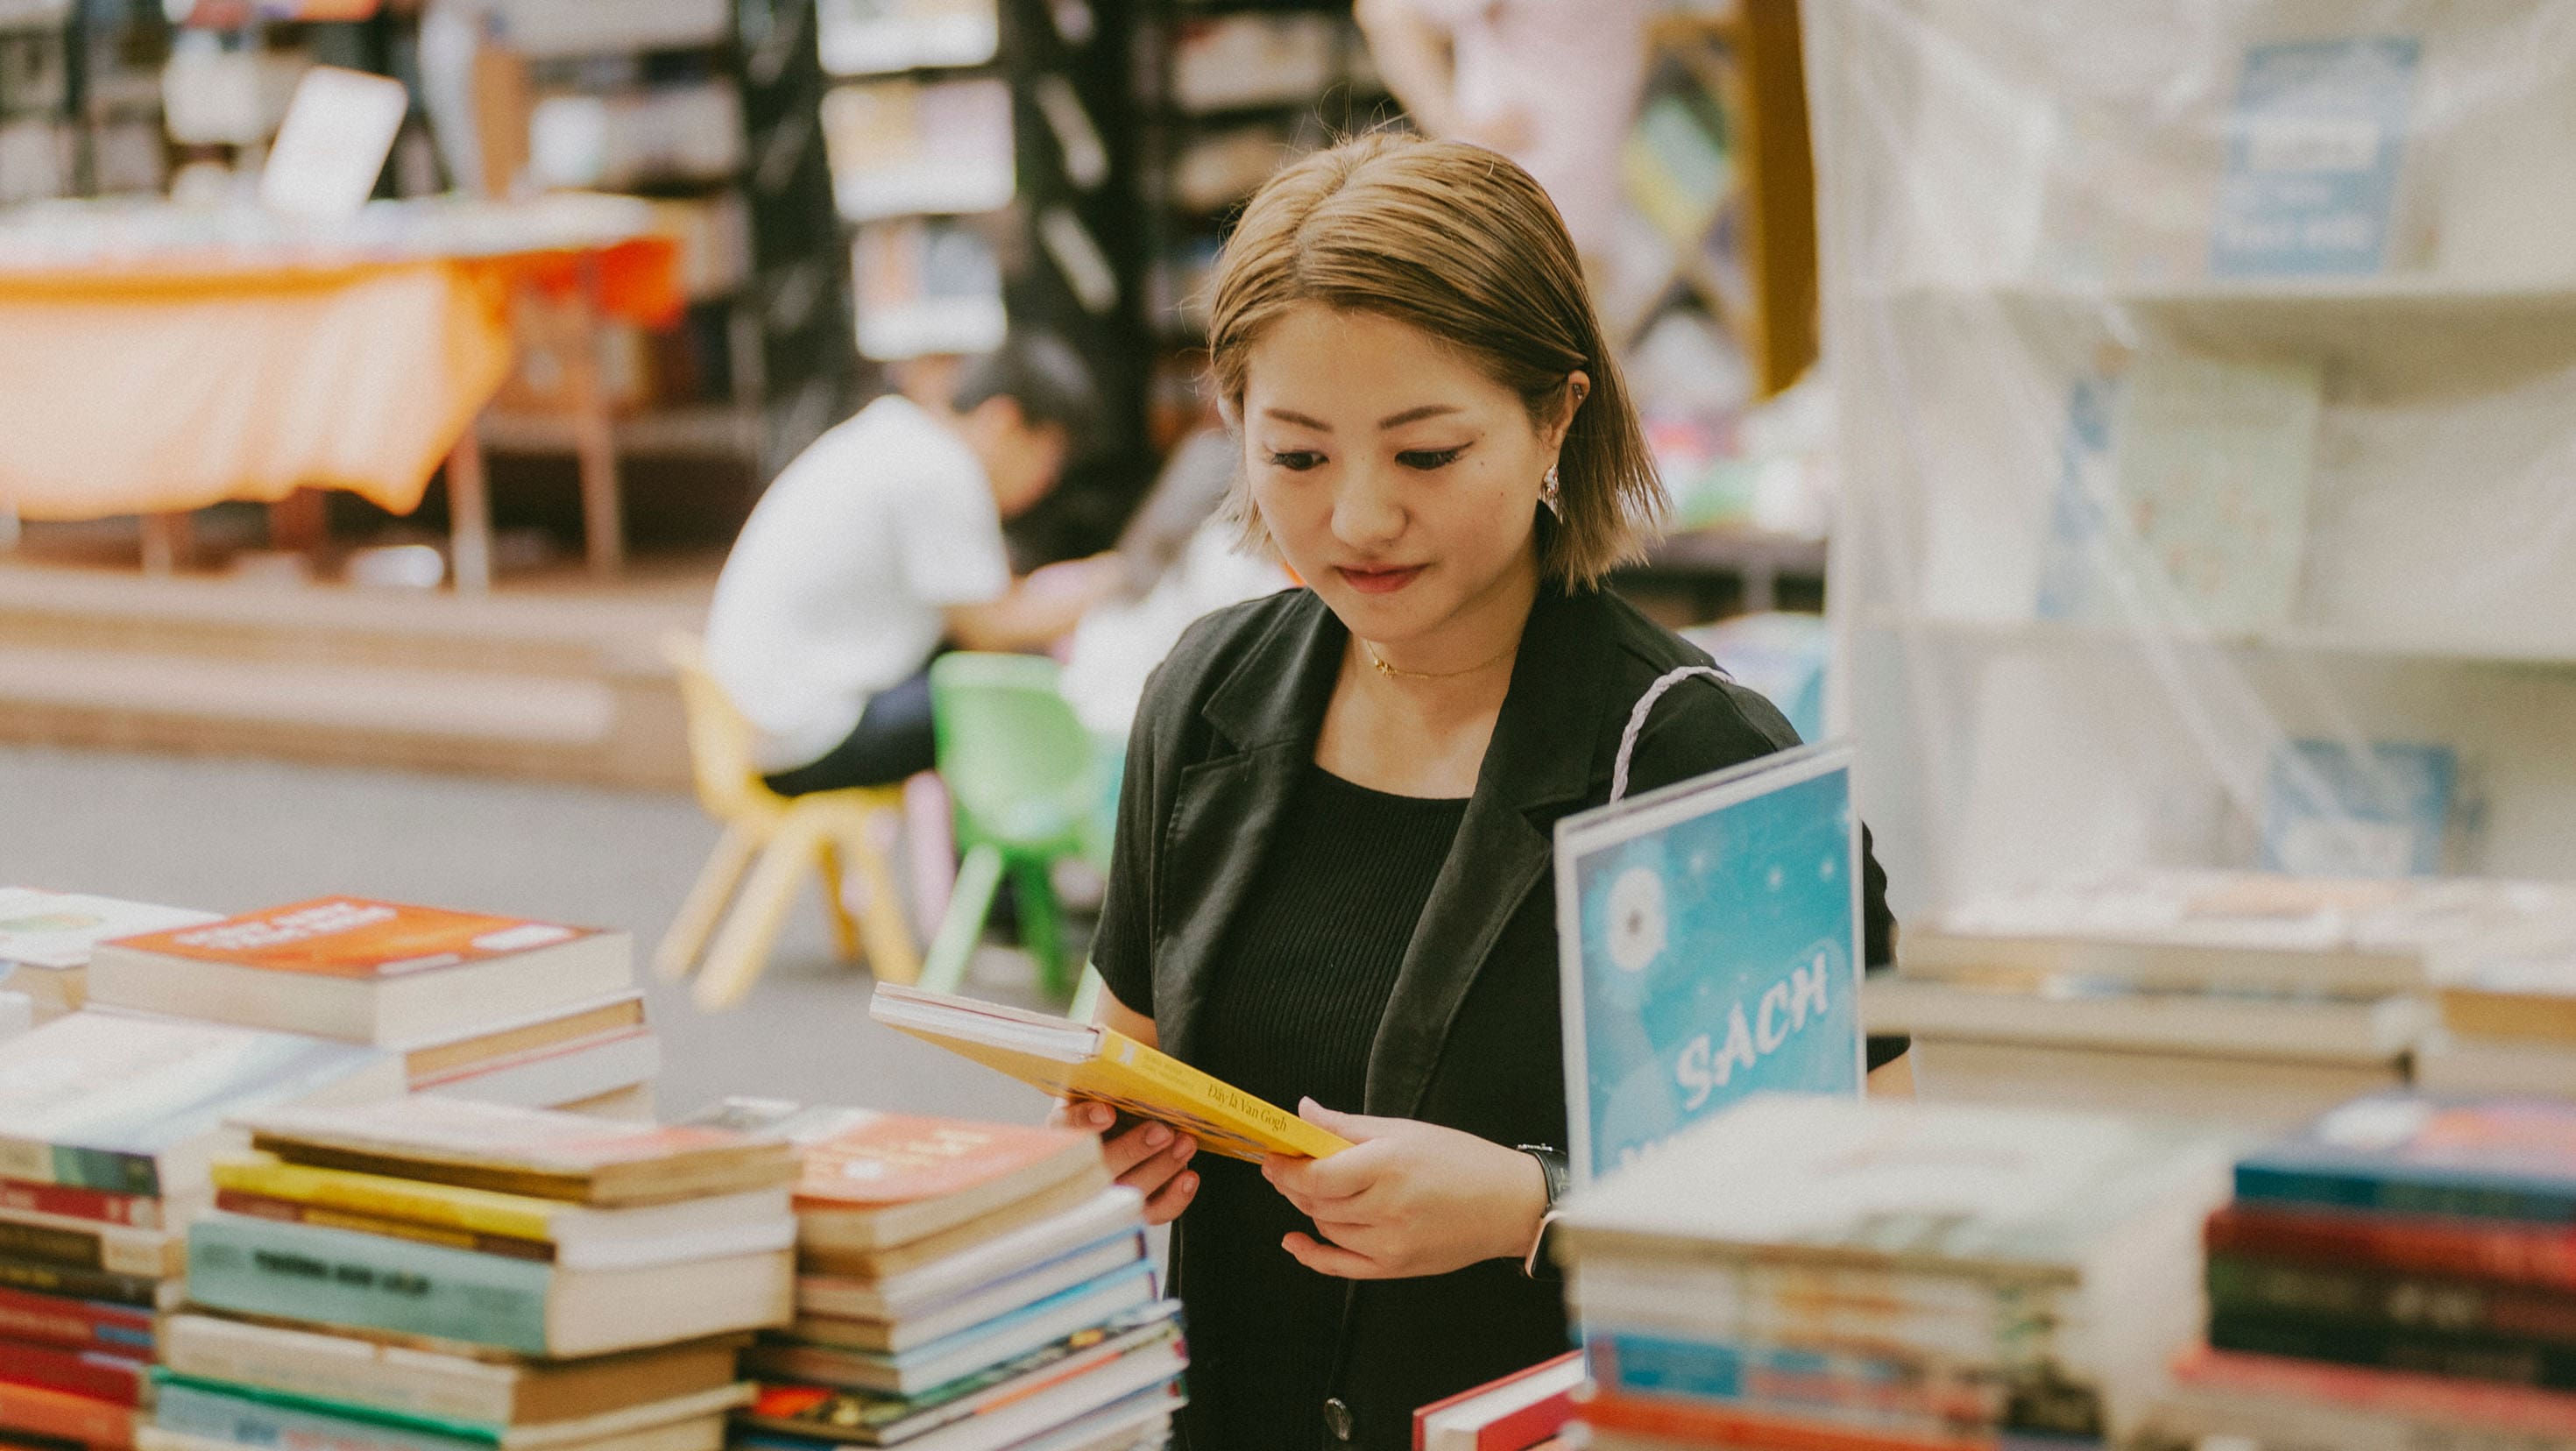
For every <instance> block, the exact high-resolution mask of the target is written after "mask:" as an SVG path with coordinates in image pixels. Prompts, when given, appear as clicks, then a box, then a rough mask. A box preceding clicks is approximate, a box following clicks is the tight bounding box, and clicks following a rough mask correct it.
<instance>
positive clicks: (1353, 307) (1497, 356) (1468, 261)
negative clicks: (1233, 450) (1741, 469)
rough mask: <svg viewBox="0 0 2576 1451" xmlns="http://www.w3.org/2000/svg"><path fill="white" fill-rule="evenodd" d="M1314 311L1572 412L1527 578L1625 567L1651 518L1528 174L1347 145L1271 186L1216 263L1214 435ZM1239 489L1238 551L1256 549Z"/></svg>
mask: <svg viewBox="0 0 2576 1451" xmlns="http://www.w3.org/2000/svg"><path fill="white" fill-rule="evenodd" d="M1305 303H1321V304H1323V305H1325V306H1327V307H1332V308H1337V309H1342V310H1346V311H1350V312H1364V313H1371V314H1374V315H1377V316H1380V317H1386V318H1390V319H1393V320H1395V321H1397V322H1403V323H1409V324H1411V325H1412V326H1414V327H1417V328H1419V329H1421V330H1422V331H1424V332H1426V333H1428V334H1430V335H1431V336H1432V337H1434V338H1437V339H1439V340H1440V341H1442V342H1444V343H1446V344H1449V345H1450V346H1452V347H1455V348H1458V349H1460V350H1461V351H1462V352H1464V353H1465V354H1466V355H1467V356H1468V357H1469V358H1471V359H1473V360H1474V361H1475V362H1476V364H1477V365H1478V366H1479V367H1481V368H1482V369H1483V370H1484V371H1485V373H1486V374H1487V376H1489V377H1491V378H1492V379H1493V380H1494V381H1495V382H1497V383H1500V384H1501V385H1503V386H1504V387H1506V388H1509V389H1511V390H1512V391H1513V392H1515V393H1517V394H1519V395H1520V397H1521V401H1522V403H1523V404H1524V405H1525V406H1526V407H1527V408H1528V409H1529V414H1530V418H1531V420H1532V421H1533V422H1534V423H1535V422H1539V421H1541V420H1544V419H1548V418H1551V417H1555V416H1559V414H1558V413H1557V411H1556V410H1561V409H1562V408H1563V407H1564V406H1565V392H1566V388H1567V386H1568V382H1569V375H1570V374H1572V373H1574V372H1575V371H1577V370H1578V369H1579V370H1581V371H1582V372H1583V373H1585V374H1586V375H1588V376H1589V377H1590V379H1591V383H1592V388H1591V392H1590V393H1589V394H1588V395H1587V396H1585V397H1584V398H1582V399H1580V400H1578V401H1577V403H1576V406H1575V409H1574V416H1573V421H1572V423H1571V425H1570V426H1569V427H1568V428H1567V430H1566V435H1565V442H1564V445H1563V447H1562V448H1561V449H1560V450H1559V453H1558V458H1557V478H1558V484H1557V487H1558V493H1559V499H1560V504H1561V507H1562V508H1563V509H1564V511H1565V512H1564V516H1563V518H1562V519H1559V518H1556V517H1554V516H1551V515H1549V514H1548V513H1546V512H1545V511H1541V512H1540V513H1539V515H1538V520H1537V529H1538V546H1539V571H1540V574H1541V575H1542V576H1543V577H1545V578H1549V579H1553V580H1555V581H1557V582H1558V583H1560V584H1563V585H1565V586H1567V587H1569V588H1581V587H1586V586H1589V585H1592V584H1594V583H1596V582H1598V581H1599V580H1600V578H1601V576H1603V575H1605V574H1607V573H1609V572H1610V570H1612V569H1613V568H1615V567H1617V566H1618V565H1620V564H1623V563H1626V562H1628V561H1630V560H1633V559H1636V558H1638V557H1640V556H1641V555H1642V554H1643V553H1644V549H1645V543H1646V540H1647V539H1648V538H1649V537H1651V536H1652V535H1653V533H1654V532H1656V531H1657V530H1658V529H1659V528H1660V526H1661V524H1662V522H1663V517H1664V513H1665V508H1666V502H1665V497H1664V487H1663V483H1662V481H1661V480H1660V479H1658V478H1657V477H1656V475H1655V463H1654V457H1653V455H1652V454H1650V453H1649V452H1648V451H1647V449H1646V440H1645V434H1644V431H1643V430H1642V429H1641V428H1639V427H1638V424H1637V413H1636V409H1635V408H1634V407H1632V406H1631V405H1630V403H1629V401H1628V391H1627V387H1626V385H1625V384H1624V383H1623V382H1622V381H1621V380H1620V376H1619V366H1618V364H1617V363H1616V362H1614V361H1613V360H1612V359H1611V357H1610V350H1609V348H1608V346H1607V345H1606V344H1605V343H1604V341H1603V339H1602V336H1601V324H1600V320H1599V319H1598V318H1596V317H1595V316H1594V315H1593V311H1592V300H1591V297H1590V296H1589V294H1588V293H1586V291H1585V290H1584V285H1583V267H1582V264H1581V262H1579V261H1578V260H1577V259H1576V257H1575V252H1574V243H1573V240H1572V239H1571V238H1569V237H1568V236H1567V235H1566V231H1565V223H1564V222H1563V221H1562V220H1561V219H1559V218H1558V216H1557V214H1556V208H1555V207H1554V206H1553V205H1551V204H1550V203H1549V201H1548V199H1547V193H1546V192H1545V191H1543V190H1541V189H1540V187H1539V184H1538V183H1537V182H1536V181H1533V180H1531V179H1530V175H1529V173H1528V172H1526V171H1523V170H1521V169H1520V167H1518V166H1516V165H1514V164H1513V163H1512V162H1511V161H1510V160H1509V159H1508V158H1506V157H1504V156H1502V155H1500V154H1499V153H1496V152H1493V151H1488V150H1486V149H1485V148H1483V147H1481V146H1470V145H1467V144H1465V143H1463V142H1456V141H1424V140H1420V139H1418V138H1415V137H1411V136H1406V135H1403V134H1401V133H1397V132H1385V131H1381V132H1375V133H1372V134H1369V135H1365V136H1360V137H1356V138H1354V139H1352V140H1349V141H1345V142H1343V143H1342V144H1340V145H1338V146H1335V147H1333V148H1332V149H1331V150H1328V151H1321V152H1317V153H1316V154H1314V155H1312V156H1308V157H1306V158H1304V159H1303V160H1300V161H1298V162H1296V163H1295V164H1294V165H1291V166H1290V167H1288V168H1287V169H1286V170H1284V171H1282V172H1280V173H1279V174H1278V175H1277V176H1274V177H1272V178H1271V179H1270V180H1269V182H1268V183H1266V184H1265V185H1263V187H1262V188H1261V190H1260V192H1259V193H1257V194H1256V195H1255V196H1254V197H1253V198H1252V201H1251V202H1250V203H1249V204H1248V205H1247V206H1246V207H1245V208H1244V212H1243V217H1242V220H1241V221H1240V223H1238V224H1237V226H1236V227H1235V231H1234V236H1233V237H1232V238H1231V239H1230V240H1229V241H1227V243H1226V245H1225V252H1224V255H1223V256H1222V257H1221V258H1220V259H1219V260H1218V263H1217V273H1216V281H1215V285H1214V296H1213V298H1212V301H1211V304H1210V307H1209V321H1208V354H1209V362H1210V364H1211V366H1212V370H1213V372H1214V374H1215V382H1216V388H1217V394H1218V397H1219V398H1220V399H1221V400H1222V401H1223V403H1224V404H1225V407H1226V413H1227V416H1228V417H1229V418H1230V419H1233V420H1236V421H1238V422H1239V421H1240V420H1241V418H1242V415H1243V388H1244V367H1245V363H1246V361H1247V358H1248V355H1249V353H1250V351H1251V348H1252V345H1253V343H1254V341H1255V340H1256V339H1258V338H1259V336H1260V335H1261V331H1262V329H1264V328H1266V327H1268V326H1269V325H1270V324H1271V323H1272V322H1274V321H1276V320H1277V319H1278V318H1279V317H1280V316H1281V315H1282V314H1284V313H1286V312H1287V311H1289V310H1290V309H1291V308H1294V307H1297V306H1299V305H1301V304H1305ZM1250 495H1251V487H1250V482H1249V480H1248V479H1246V478H1244V477H1242V476H1238V477H1237V478H1236V480H1235V485H1234V493H1233V497H1232V499H1231V501H1230V508H1231V509H1232V510H1233V513H1234V516H1235V518H1236V520H1237V522H1239V523H1240V524H1241V526H1242V528H1243V537H1244V541H1245V542H1246V543H1247V544H1249V545H1252V546H1254V547H1259V548H1267V547H1269V546H1270V539H1269V533H1268V531H1267V530H1266V529H1265V528H1263V526H1262V523H1261V516H1260V513H1259V511H1258V510H1256V509H1255V508H1254V507H1253V505H1252V500H1251V497H1250Z"/></svg>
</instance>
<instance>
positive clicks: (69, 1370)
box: [0, 1340, 150, 1406]
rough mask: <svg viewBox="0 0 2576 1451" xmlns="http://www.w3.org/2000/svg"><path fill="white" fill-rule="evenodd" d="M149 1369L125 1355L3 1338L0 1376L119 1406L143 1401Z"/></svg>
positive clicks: (0, 1355) (0, 1344)
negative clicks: (84, 1350) (17, 1341)
mask: <svg viewBox="0 0 2576 1451" xmlns="http://www.w3.org/2000/svg"><path fill="white" fill-rule="evenodd" d="M149 1369H150V1367H149V1366H148V1365H147V1364H146V1363H145V1362H143V1361H140V1360H135V1359H132V1358H130V1357H125V1356H114V1355H99V1354H94V1353H88V1352H83V1351H78V1350H60V1349H56V1348H54V1347H52V1346H43V1345H20V1344H15V1343H13V1342H10V1341H7V1340H0V1380H8V1381H16V1382H18V1383H19V1384H21V1385H34V1386H43V1387H44V1388H46V1389H47V1390H57V1391H62V1392H65V1393H67V1394H70V1395H75V1396H88V1397H90V1398H91V1399H93V1400H101V1401H114V1402H115V1403H116V1404H118V1405H120V1406H139V1405H141V1404H142V1403H143V1387H144V1386H145V1385H146V1384H147V1383H148V1382H147V1377H146V1372H147V1371H148V1370H149Z"/></svg>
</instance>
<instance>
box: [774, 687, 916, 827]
mask: <svg viewBox="0 0 2576 1451" xmlns="http://www.w3.org/2000/svg"><path fill="white" fill-rule="evenodd" d="M938 755H939V748H938V742H937V738H936V737H935V736H933V735H932V733H931V728H930V672H929V671H928V670H927V669H925V670H922V671H921V672H920V673H918V674H916V675H914V676H912V678H910V679H908V680H906V681H904V682H903V683H902V684H900V685H896V686H891V687H888V688H887V689H884V690H880V691H878V692H877V693H876V694H875V695H873V696H871V697H869V699H868V707H867V709H866V710H865V711H862V712H861V713H860V715H859V723H858V725H857V726H856V727H855V728H853V729H852V730H851V731H850V734H849V736H848V737H847V738H846V739H844V740H843V741H842V742H841V743H840V744H839V745H837V746H834V747H833V748H832V749H831V750H829V751H826V752H824V753H823V757H822V759H820V760H817V761H814V762H811V763H809V764H806V765H802V766H798V767H795V768H794V769H792V770H786V771H780V772H778V773H777V774H775V775H773V776H768V777H765V778H763V779H765V780H767V781H768V783H769V789H770V790H772V791H775V792H777V793H779V794H780V795H782V796H803V795H806V794H808V793H809V792H814V791H837V790H840V789H842V788H844V787H849V786H891V785H893V784H895V783H896V782H898V781H901V780H903V779H904V778H905V777H907V776H910V775H912V774H914V773H915V772H918V771H927V770H929V769H930V768H931V767H932V766H934V765H936V764H937V763H938Z"/></svg>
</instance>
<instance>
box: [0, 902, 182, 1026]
mask: <svg viewBox="0 0 2576 1451" xmlns="http://www.w3.org/2000/svg"><path fill="white" fill-rule="evenodd" d="M214 920H216V918H215V914H214V913H212V912H199V911H196V910H194V909H192V908H188V907H161V906H155V905H153V904H152V903H149V902H126V901H120V900H118V899H117V898H114V897H90V896H83V895H81V894H80V893H77V892H48V891H44V890H42V889H40V888H36V887H0V962H7V963H18V964H21V965H24V966H28V967H45V968H75V967H87V966H88V965H89V956H90V949H92V948H94V947H96V946H97V945H98V944H100V943H101V942H105V941H108V940H109V939H111V938H117V937H130V936H132V935H134V934H135V933H138V932H161V931H166V930H168V929H170V928H173V927H194V926H197V925H198V924H200V923H204V922H212V921H214ZM70 1006H72V1007H78V1006H80V1004H79V1003H78V1002H74V1003H72V1004H70Z"/></svg>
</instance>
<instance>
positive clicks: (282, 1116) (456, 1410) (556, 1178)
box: [137, 1097, 796, 1451]
mask: <svg viewBox="0 0 2576 1451" xmlns="http://www.w3.org/2000/svg"><path fill="white" fill-rule="evenodd" d="M243 1122H244V1123H245V1125H246V1126H247V1127H248V1128H249V1130H250V1132H251V1135H252V1137H251V1144H252V1148H253V1150H254V1152H253V1153H251V1154H248V1155H240V1156H234V1157H228V1158H225V1159H222V1160H220V1161H218V1163H217V1165H216V1166H215V1169H214V1175H215V1179H216V1182H217V1183H218V1184H219V1185H221V1186H222V1187H221V1189H220V1191H219V1196H220V1197H219V1198H218V1201H217V1206H218V1207H217V1208H216V1210H215V1211H214V1212H211V1213H208V1214H205V1215H202V1216H200V1217H199V1218H198V1219H197V1220H196V1221H195V1223H194V1224H193V1225H191V1226H190V1229H189V1235H188V1257H189V1278H188V1299H189V1304H190V1309H189V1312H188V1313H185V1314H181V1315H178V1316H175V1317H173V1319H172V1321H171V1323H170V1325H169V1326H168V1329H167V1334H166V1336H165V1351H166V1358H167V1364H166V1365H165V1366H163V1367H160V1368H158V1369H156V1370H155V1371H154V1381H155V1384H156V1387H157V1390H158V1396H157V1403H156V1405H155V1407H154V1410H153V1418H152V1419H153V1424H152V1425H150V1426H147V1427H145V1428H143V1429H142V1430H141V1431H140V1432H139V1433H138V1436H137V1444H138V1445H139V1446H141V1447H143V1448H145V1451H232V1448H244V1447H258V1448H274V1447H281V1446H313V1447H326V1446H327V1447H331V1448H336V1451H494V1448H496V1447H507V1448H517V1447H545V1448H549V1451H554V1448H580V1451H716V1448H718V1447H719V1446H721V1445H722V1444H723V1439H724V1422H725V1416H726V1414H727V1413H728V1412H729V1411H731V1410H732V1409H733V1408H734V1407H736V1406H738V1405H740V1404H742V1403H743V1402H744V1401H746V1400H747V1399H748V1398H749V1397H750V1394H751V1389H750V1387H749V1386H748V1385H745V1384H741V1383H739V1382H738V1381H737V1380H736V1378H735V1376H736V1367H735V1363H734V1361H735V1356H736V1354H737V1353H738V1351H739V1348H740V1346H741V1345H742V1344H743V1343H744V1341H745V1340H746V1339H747V1336H746V1335H745V1332H748V1331H752V1330H755V1329H759V1328H763V1327H767V1326H774V1325H780V1324H784V1323H785V1322H786V1320H787V1316H788V1310H789V1303H790V1296H791V1287H792V1283H793V1277H794V1263H793V1244H794V1239H795V1232H796V1228H795V1218H794V1216H793V1215H792V1214H791V1213H790V1212H789V1209H788V1203H787V1185H788V1183H789V1182H790V1181H791V1180H792V1179H793V1178H794V1176H795V1172H796V1162H795V1156H794V1152H793V1150H792V1149H791V1148H790V1147H789V1146H788V1145H787V1144H786V1142H785V1141H783V1140H781V1139H777V1138H775V1137H762V1136H754V1135H745V1134H736V1133H727V1132H723V1131H720V1130H713V1129H705V1128H658V1127H650V1126H631V1125H623V1124H611V1123H605V1122H603V1121H601V1120H598V1119H595V1118H588V1117H583V1116H580V1115H574V1114H562V1113H550V1112H546V1111H543V1110H535V1109H518V1108H509V1107H505V1106H501V1105H492V1104H479V1103H472V1102H464V1101H458V1100H451V1099H439V1098H427V1097H412V1098H404V1099H396V1100H392V1101H389V1102H384V1103H378V1104H372V1105H365V1106H361V1107H355V1108H329V1109H312V1108H303V1109H281V1110H271V1111H267V1112H263V1113H259V1114H254V1115H250V1116H248V1117H247V1118H246V1119H244V1120H243Z"/></svg>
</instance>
